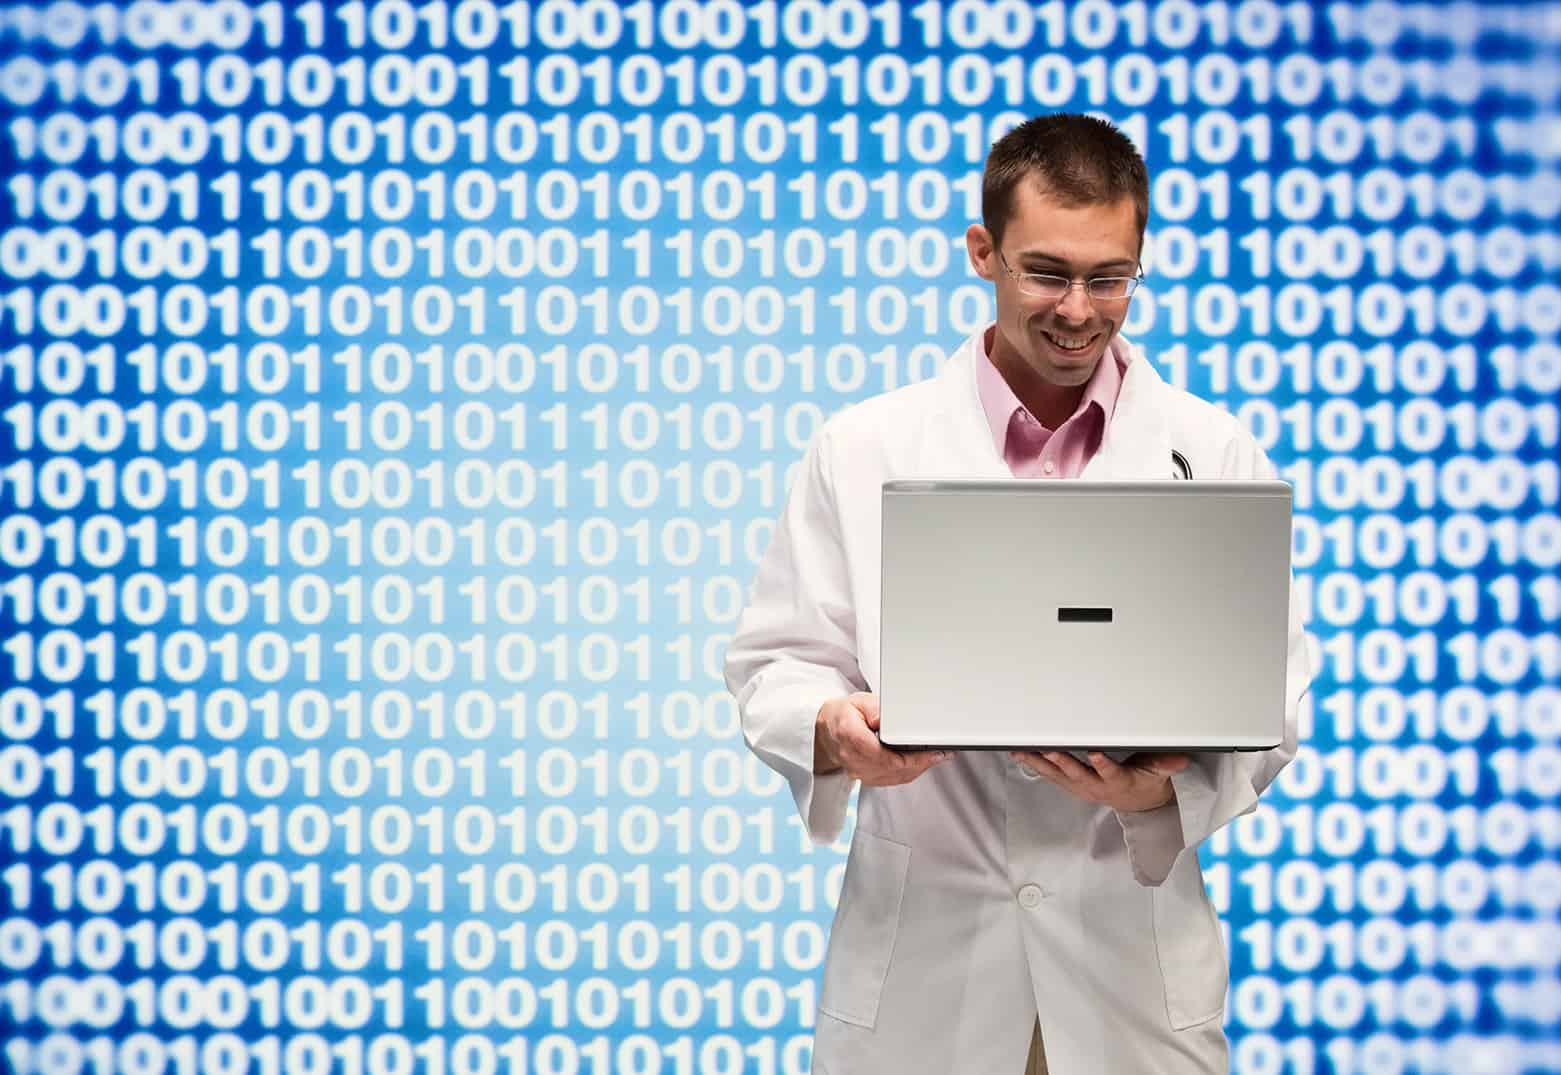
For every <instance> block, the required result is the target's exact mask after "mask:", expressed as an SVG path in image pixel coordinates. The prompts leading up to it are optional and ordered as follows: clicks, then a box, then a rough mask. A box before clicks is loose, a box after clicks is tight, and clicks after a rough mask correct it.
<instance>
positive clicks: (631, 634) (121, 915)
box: [0, 0, 1561, 1075]
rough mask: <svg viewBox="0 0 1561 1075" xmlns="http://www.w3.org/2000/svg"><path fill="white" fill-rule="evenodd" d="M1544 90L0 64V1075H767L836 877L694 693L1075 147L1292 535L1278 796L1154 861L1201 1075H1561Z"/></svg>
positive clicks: (1560, 718) (117, 28)
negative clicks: (1188, 1000) (990, 207)
mask: <svg viewBox="0 0 1561 1075" xmlns="http://www.w3.org/2000/svg"><path fill="white" fill-rule="evenodd" d="M1558 58H1561V7H1558V5H1555V4H1526V3H1513V4H1427V3H1386V2H1379V3H1369V4H1308V3H1301V2H1293V3H1276V2H1271V0H1241V2H1239V3H1227V2H1216V3H1201V4H1200V3H1193V2H1190V0H1158V2H1137V0H1135V2H1128V3H1111V2H1106V0H1081V2H1077V3H1063V2H1060V0H1052V2H1047V3H1023V2H1019V0H924V2H921V3H915V4H912V3H899V2H895V0H880V2H876V3H869V2H867V0H800V2H796V3H777V2H773V0H769V2H764V3H757V4H740V3H738V2H736V0H668V2H665V3H652V2H650V0H637V2H634V3H629V4H622V3H616V2H611V0H540V2H532V0H515V2H509V3H499V2H494V0H455V2H447V0H428V2H423V3H414V2H411V0H376V2H350V3H339V4H337V3H331V4H326V3H318V2H308V3H299V4H292V3H278V2H274V0H271V2H265V3H247V4H246V3H242V2H238V0H217V2H175V3H150V2H137V3H131V4H128V5H121V4H111V3H89V4H78V3H43V4H6V5H4V6H0V113H3V116H0V121H3V130H0V178H3V182H4V194H3V196H0V563H3V574H0V639H3V641H0V1068H4V1069H6V1070H9V1071H12V1072H16V1073H19V1075H26V1073H32V1072H51V1073H54V1072H60V1073H76V1072H84V1073H107V1072H127V1073H134V1075H142V1073H145V1075H161V1073H180V1075H183V1073H197V1072H198V1073H211V1075H250V1073H252V1075H270V1073H286V1075H317V1073H325V1072H342V1073H346V1075H352V1073H359V1072H370V1073H376V1075H413V1073H418V1075H425V1073H426V1075H445V1073H450V1075H479V1073H490V1072H493V1073H498V1072H503V1073H538V1075H573V1073H577V1072H582V1073H606V1072H615V1073H616V1072H622V1073H629V1075H656V1073H668V1075H671V1073H682V1072H690V1073H692V1072H698V1073H736V1072H754V1073H762V1075H770V1073H777V1075H786V1073H793V1072H803V1071H806V1070H807V1068H808V1065H809V1059H810V1041H811V1026H812V1018H813V1011H814V1007H815V1005H816V1000H817V984H818V979H819V971H820V967H821V964H822V960H823V956H824V951H825V944H826V940H827V928H828V924H829V920H830V917H831V915H832V912H833V907H834V902H835V899H836V894H837V892H838V888H839V881H840V874H841V870H842V867H843V861H844V860H843V852H844V848H845V843H844V842H842V843H841V844H839V845H837V846H835V847H831V848H820V849H813V848H811V847H810V846H809V845H808V842H807V840H806V838H805V836H804V834H803V832H802V830H801V827H800V825H799V823H798V821H797V819H796V818H795V816H794V811H793V807H792V803H791V799H790V796H789V794H788V793H787V792H786V790H785V788H784V786H783V785H782V783H781V781H780V780H779V778H778V777H776V776H775V775H773V774H772V773H770V772H769V771H768V770H766V769H765V768H764V767H763V766H762V765H761V764H759V763H758V762H757V760H756V759H755V758H753V757H752V756H750V754H749V753H748V751H747V749H746V747H745V745H744V743H743V741H742V737H741V732H740V728H739V724H738V719H737V714H736V711H735V708H734V706H733V703H732V701H731V699H730V698H729V697H728V696H727V694H726V693H725V689H724V686H723V684H722V681H721V677H720V670H721V659H722V654H723V652H724V648H725V644H726V642H727V639H728V638H729V636H730V632H731V630H732V628H733V625H734V621H735V619H736V617H737V615H738V612H739V611H740V609H741V606H742V603H743V598H744V593H745V590H746V587H747V585H748V582H749V580H750V578H751V577H752V573H753V570H754V566H755V564H756V563H757V560H758V557H759V556H760V555H761V553H762V551H763V549H764V548H765V546H766V544H767V542H768V540H769V537H770V533H771V531H772V527H773V521H774V518H775V516H776V515H777V513H778V512H779V510H780V507H781V504H782V503H783V500H784V495H785V490H786V487H787V480H788V476H789V473H790V468H791V467H792V466H793V465H794V464H795V462H796V461H797V460H798V459H799V458H800V455H801V453H802V450H803V448H804V447H805V445H806V444H807V442H808V440H809V438H810V437H811V436H812V434H813V432H814V431H815V430H816V429H817V428H818V426H819V424H820V423H821V421H822V420H823V419H824V418H825V417H827V416H828V415H829V414H831V413H833V412H835V411H836V410H838V409H839V408H841V407H843V406H845V405H847V404H850V403H852V402H854V401H856V400H859V399H863V398H865V397H868V396H871V395H875V394H877V393H881V392H883V391H886V390H890V389H893V388H895V387H897V386H900V385H904V384H907V383H910V382H913V381H917V380H920V379H923V378H926V377H928V376H931V375H933V374H934V373H935V372H936V371H937V369H938V367H939V365H940V364H941V362H942V361H943V358H944V356H945V355H946V354H947V353H948V352H949V351H951V350H952V349H953V348H954V347H956V346H957V345H958V344H959V342H960V341H961V340H962V339H963V338H964V337H965V336H967V335H968V334H970V333H971V332H973V331H976V330H977V329H979V328H981V327H983V326H984V325H985V323H986V322H987V320H988V319H989V318H990V316H991V314H992V309H993V306H992V299H991V294H990V288H989V285H986V284H984V283H983V282H982V281H980V280H978V279H977V278H976V277H975V276H974V275H973V273H972V272H971V271H970V269H969V267H968V265H967V263H966V260H965V257H964V249H963V238H962V237H963V233H964V230H965V228H966V227H967V225H968V224H969V223H971V222H972V221H975V220H978V219H979V214H980V205H979V188H980V170H981V164H982V161H983V160H984V158H985V155H986V151H987V147H988V146H989V145H990V143H991V142H992V140H993V139H994V138H996V137H997V136H999V135H1001V134H1002V133H1003V132H1005V131H1006V130H1008V129H1009V128H1010V127H1012V126H1013V125H1014V124H1016V123H1017V122H1019V121H1021V120H1022V119H1024V118H1026V117H1028V116H1031V115H1035V114H1039V113H1043V112H1052V111H1088V112H1093V113H1096V114H1099V115H1102V116H1104V117H1106V118H1109V119H1111V120H1112V121H1113V122H1115V123H1117V124H1119V125H1120V126H1121V127H1122V128H1123V129H1124V130H1125V131H1127V132H1128V133H1129V134H1130V135H1131V136H1132V137H1133V139H1134V140H1135V141H1136V142H1137V143H1138V145H1139V146H1140V148H1141V150H1142V152H1143V154H1144V156H1145V158H1146V160H1147V162H1148V164H1149V167H1150V171H1151V175H1152V177H1153V195H1152V205H1151V212H1150V221H1149V237H1148V243H1147V247H1146V252H1145V258H1144V270H1145V285H1144V288H1143V290H1141V291H1140V292H1139V294H1138V296H1137V297H1136V298H1135V300H1134V303H1133V306H1132V312H1131V315H1130V316H1129V319H1128V321H1127V323H1126V325H1125V327H1124V333H1125V334H1126V335H1127V336H1129V337H1130V338H1131V339H1133V340H1134V341H1136V342H1138V343H1141V344H1143V345H1144V346H1145V347H1146V348H1147V349H1148V352H1149V354H1150V355H1151V357H1152V358H1153V359H1154V361H1155V362H1156V364H1157V366H1158V368H1159V370H1160V372H1161V374H1162V376H1164V377H1165V378H1166V379H1167V380H1169V381H1171V382H1173V383H1176V384H1179V385H1182V386H1185V387H1186V388H1188V389H1190V390H1191V391H1193V392H1194V393H1196V394H1198V395H1200V396H1203V397H1205V398H1208V399H1211V400H1213V401H1215V402H1217V403H1219V404H1220V405H1222V406H1224V407H1226V408H1228V409H1229V410H1231V411H1232V412H1234V413H1235V414H1237V415H1238V416H1239V417H1240V418H1241V419H1242V421H1243V422H1244V423H1245V424H1246V426H1247V427H1248V428H1249V429H1251V430H1252V432H1253V433H1254V435H1255V436H1256V437H1257V438H1258V439H1259V441H1260V442H1261V443H1262V444H1263V446H1264V447H1265V449H1266V450H1267V451H1268V453H1269V454H1270V456H1271V457H1272V458H1273V459H1274V461H1275V462H1276V464H1278V466H1279V467H1280V471H1281V474H1282V476H1283V477H1284V478H1286V479H1287V480H1289V481H1290V482H1292V483H1293V485H1294V492H1295V509H1296V517H1295V541H1294V555H1295V568H1296V571H1297V574H1298V577H1299V579H1300V583H1301V585H1300V591H1299V592H1300V594H1301V596H1302V599H1303V600H1304V602H1305V603H1306V612H1307V616H1308V621H1309V624H1310V630H1311V634H1312V638H1311V643H1312V647H1313V653H1314V656H1315V658H1316V660H1317V662H1318V665H1319V668H1320V672H1319V675H1318V678H1317V680H1316V683H1315V685H1314V687H1313V691H1312V695H1311V698H1310V699H1309V705H1308V707H1307V709H1306V711H1305V712H1304V714H1303V733H1302V734H1303V745H1302V747H1301V751H1300V754H1299V755H1298V757H1297V758H1296V760H1295V762H1294V763H1293V764H1292V765H1291V766H1290V767H1289V768H1288V769H1287V770H1285V772H1284V773H1283V774H1282V775H1281V777H1280V779H1279V781H1278V783H1277V784H1276V785H1275V787H1274V788H1272V789H1271V790H1270V792H1269V793H1268V795H1267V796H1265V798H1264V799H1263V802H1262V804H1261V805H1260V806H1259V808H1258V809H1257V810H1256V812H1254V813H1253V814H1251V815H1249V816H1247V817H1244V818H1242V819H1241V820H1240V821H1239V822H1238V823H1236V824H1234V825H1233V826H1231V827H1230V828H1228V829H1227V830H1225V831H1223V832H1221V833H1219V834H1218V835H1217V836H1216V837H1215V838H1214V839H1212V840H1211V841H1209V842H1208V843H1207V844H1206V845H1204V846H1203V847H1202V848H1201V849H1200V854H1201V857H1202V859H1203V864H1204V868H1205V871H1206V875H1207V879H1208V883H1209V887H1210V892H1211V894H1212V897H1213V900H1214V903H1215V907H1216V909H1217V910H1218V912H1219V915H1220V918H1221V921H1222V923H1223V925H1224V927H1225V931H1226V932H1225V939H1226V944H1227V949H1228V951H1229V954H1230V959H1231V970H1232V988H1231V992H1230V996H1229V1000H1228V1003H1227V1007H1226V1018H1227V1027H1226V1029H1227V1031H1228V1033H1229V1035H1230V1038H1231V1042H1232V1067H1233V1070H1235V1071H1237V1072H1240V1073H1243V1075H1245V1073H1254V1075H1265V1073H1273V1075H1278V1073H1303V1072H1339V1073H1347V1072H1349V1073H1353V1072H1369V1073H1398V1072H1453V1073H1458V1075H1483V1073H1509V1072H1511V1073H1518V1072H1546V1071H1561V1030H1558V1029H1557V1028H1558V1026H1561V982H1558V976H1557V967H1558V964H1561V864H1558V861H1557V857H1558V856H1557V848H1558V845H1561V811H1558V809H1557V802H1558V796H1561V750H1558V747H1557V744H1558V737H1561V704H1558V692H1557V681H1558V671H1561V637H1558V634H1557V619H1558V614H1561V585H1558V580H1557V573H1556V566H1557V563H1558V561H1561V518H1558V515H1557V500H1558V496H1561V473H1558V466H1557V457H1558V453H1557V440H1558V425H1561V423H1558V411H1557V401H1558V392H1561V350H1558V348H1557V331H1558V328H1561V289H1558V287H1557V284H1556V268H1557V264H1558V262H1561V242H1558V233H1557V213H1558V211H1561V179H1558V175H1557V156H1558V154H1561V124H1558V122H1557V114H1556V107H1557V97H1558V90H1561V62H1558ZM1145 548H1146V554H1148V555H1153V539H1152V536H1146V545H1145ZM848 838H849V826H848V833H847V837H846V839H848ZM1152 970H1153V968H1148V969H1146V973H1149V972H1152Z"/></svg>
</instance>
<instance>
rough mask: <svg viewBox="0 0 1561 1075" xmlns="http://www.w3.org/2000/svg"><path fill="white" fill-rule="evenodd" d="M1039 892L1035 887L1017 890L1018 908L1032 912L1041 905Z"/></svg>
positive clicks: (1029, 886)
mask: <svg viewBox="0 0 1561 1075" xmlns="http://www.w3.org/2000/svg"><path fill="white" fill-rule="evenodd" d="M1041 896H1042V893H1041V890H1040V888H1039V887H1038V886H1036V885H1025V886H1024V887H1023V888H1021V889H1020V890H1019V906H1021V907H1023V908H1025V909H1027V910H1034V909H1035V908H1036V907H1039V906H1040V905H1041Z"/></svg>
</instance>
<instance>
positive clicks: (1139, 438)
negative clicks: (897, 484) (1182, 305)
mask: <svg viewBox="0 0 1561 1075" xmlns="http://www.w3.org/2000/svg"><path fill="white" fill-rule="evenodd" d="M986 331H987V330H986V329H985V328H982V329H981V330H980V331H978V332H976V333H975V334H974V335H972V336H970V337H969V338H967V339H966V340H965V342H964V343H963V344H961V345H960V347H959V349H958V350H956V351H955V352H954V354H953V355H951V356H950V357H949V360H948V361H947V362H946V363H944V366H943V370H942V372H941V373H940V374H939V378H940V381H941V382H942V384H941V387H942V389H943V392H942V395H943V398H944V399H945V400H946V405H945V408H944V417H945V420H946V421H947V426H946V429H947V434H948V435H947V438H946V439H943V440H941V441H940V443H938V444H937V445H936V446H933V445H932V444H930V443H929V444H928V446H927V448H926V451H928V452H929V453H932V452H936V462H933V460H932V459H931V458H929V460H928V462H932V463H933V465H932V466H931V467H929V468H928V470H929V473H947V472H948V470H949V468H951V467H953V468H957V469H956V470H955V472H954V475H952V476H959V477H971V478H1011V477H1013V473H1012V472H1011V471H1010V470H1009V469H1008V464H1007V463H1006V462H1005V461H1004V460H1003V457H1002V456H1001V455H999V454H998V452H997V449H996V447H995V445H994V444H993V441H992V431H991V427H990V426H989V425H988V423H987V419H986V411H985V410H983V409H982V406H981V396H980V393H979V392H978V391H977V388H976V370H977V365H976V363H977V362H980V361H985V356H986V350H985V337H986ZM1111 346H1112V347H1113V348H1114V349H1115V348H1121V353H1122V354H1123V355H1124V357H1125V358H1126V360H1127V361H1126V369H1125V370H1124V371H1123V374H1122V390H1121V392H1120V393H1119V394H1118V396H1117V406H1116V410H1115V411H1114V412H1113V413H1112V415H1111V420H1110V421H1109V422H1107V423H1106V433H1105V436H1104V437H1103V438H1102V439H1101V442H1100V448H1099V450H1097V451H1096V453H1095V455H1094V457H1093V458H1091V459H1090V461H1089V463H1088V464H1086V465H1085V467H1084V471H1083V473H1082V474H1080V475H1079V476H1080V477H1082V478H1087V479H1090V480H1093V481H1110V480H1127V479H1143V478H1168V477H1170V476H1171V436H1170V430H1169V427H1168V426H1167V424H1166V419H1165V407H1166V405H1167V403H1168V402H1169V399H1168V398H1167V397H1168V394H1169V392H1170V388H1169V386H1168V385H1166V383H1165V382H1164V381H1163V380H1161V379H1160V374H1159V373H1158V372H1157V371H1156V370H1155V368H1154V365H1153V364H1152V363H1151V362H1150V361H1149V359H1148V356H1146V355H1145V354H1144V351H1143V348H1141V347H1139V346H1137V345H1136V344H1133V343H1131V342H1129V341H1128V340H1127V339H1125V338H1124V337H1122V336H1118V337H1117V338H1116V339H1115V340H1114V341H1112V344H1111ZM930 439H931V438H929V440H930Z"/></svg>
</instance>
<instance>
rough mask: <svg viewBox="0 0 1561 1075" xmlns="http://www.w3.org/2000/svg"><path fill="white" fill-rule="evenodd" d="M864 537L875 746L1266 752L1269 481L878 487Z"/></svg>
mask: <svg viewBox="0 0 1561 1075" xmlns="http://www.w3.org/2000/svg"><path fill="white" fill-rule="evenodd" d="M882 542H883V549H882V551H883V578H882V587H883V590H882V601H883V603H882V617H881V621H880V622H881V625H882V626H881V635H880V639H879V644H880V653H879V683H878V694H879V702H880V725H879V737H880V739H881V740H882V742H883V743H884V744H885V745H886V746H890V747H896V748H904V749H916V748H922V749H932V748H943V749H954V750H980V749H990V750H999V749H1002V750H1010V749H1059V750H1106V751H1113V752H1119V751H1120V752H1132V751H1137V750H1221V751H1224V750H1267V749H1271V748H1273V747H1275V746H1278V745H1279V743H1280V740H1281V738H1282V736H1283V734H1284V700H1285V693H1284V692H1285V666H1286V656H1287V649H1288V627H1289V598H1290V587H1289V583H1290V487H1289V486H1288V485H1287V484H1285V483H1284V482H1281V481H1177V480H1165V481H1142V482H1094V481H1084V480H1068V481H1045V480H1040V481H1037V480H1001V481H992V480H966V479H954V480H899V481H889V482H885V483H884V485H883V536H882Z"/></svg>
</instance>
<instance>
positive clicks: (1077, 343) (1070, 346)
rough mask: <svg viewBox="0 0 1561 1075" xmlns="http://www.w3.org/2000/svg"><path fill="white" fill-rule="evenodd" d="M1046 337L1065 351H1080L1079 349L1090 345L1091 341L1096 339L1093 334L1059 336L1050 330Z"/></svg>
mask: <svg viewBox="0 0 1561 1075" xmlns="http://www.w3.org/2000/svg"><path fill="white" fill-rule="evenodd" d="M1046 338H1047V339H1048V340H1050V341H1051V342H1052V343H1054V344H1056V345H1057V346H1058V347H1061V348H1062V349H1063V350H1064V351H1079V350H1083V349H1084V348H1085V347H1087V346H1088V345H1089V341H1090V340H1092V339H1094V338H1095V337H1093V336H1058V335H1057V334H1055V333H1052V332H1048V333H1047V334H1046Z"/></svg>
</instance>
